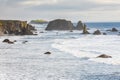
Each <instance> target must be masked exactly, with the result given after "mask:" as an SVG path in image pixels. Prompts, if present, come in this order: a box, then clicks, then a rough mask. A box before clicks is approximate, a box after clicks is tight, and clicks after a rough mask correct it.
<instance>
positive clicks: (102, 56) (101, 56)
mask: <svg viewBox="0 0 120 80" xmlns="http://www.w3.org/2000/svg"><path fill="white" fill-rule="evenodd" d="M97 58H112V56H109V55H106V54H101V55H99V56H98V57H97Z"/></svg>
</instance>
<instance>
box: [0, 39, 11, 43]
mask: <svg viewBox="0 0 120 80" xmlns="http://www.w3.org/2000/svg"><path fill="white" fill-rule="evenodd" d="M9 41H10V40H9V39H4V40H3V41H2V42H7V43H8V42H9Z"/></svg>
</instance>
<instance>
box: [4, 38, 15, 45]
mask: <svg viewBox="0 0 120 80" xmlns="http://www.w3.org/2000/svg"><path fill="white" fill-rule="evenodd" d="M2 42H5V43H8V44H14V42H15V41H10V40H9V39H4V40H3V41H2Z"/></svg>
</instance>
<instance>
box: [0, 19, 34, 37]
mask: <svg viewBox="0 0 120 80" xmlns="http://www.w3.org/2000/svg"><path fill="white" fill-rule="evenodd" d="M32 30H35V28H34V27H33V26H32V25H30V24H27V21H20V20H0V35H5V34H8V35H11V34H12V35H33V32H32Z"/></svg>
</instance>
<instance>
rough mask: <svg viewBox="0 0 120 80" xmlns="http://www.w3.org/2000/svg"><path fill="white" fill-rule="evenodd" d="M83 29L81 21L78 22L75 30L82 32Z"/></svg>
mask: <svg viewBox="0 0 120 80" xmlns="http://www.w3.org/2000/svg"><path fill="white" fill-rule="evenodd" d="M83 28H84V24H83V23H82V21H78V23H77V26H76V27H75V30H83Z"/></svg>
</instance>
